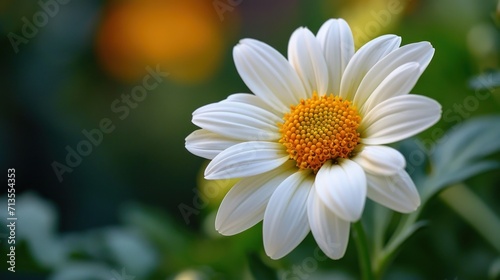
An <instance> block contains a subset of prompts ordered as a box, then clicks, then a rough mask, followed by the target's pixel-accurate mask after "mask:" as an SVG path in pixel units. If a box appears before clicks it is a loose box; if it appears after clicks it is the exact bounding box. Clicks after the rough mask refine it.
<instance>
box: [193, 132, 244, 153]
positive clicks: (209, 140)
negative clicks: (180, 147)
mask: <svg viewBox="0 0 500 280" xmlns="http://www.w3.org/2000/svg"><path fill="white" fill-rule="evenodd" d="M238 143H241V141H239V140H235V139H230V138H227V137H224V136H220V135H218V134H216V133H213V132H210V131H208V130H205V129H198V130H195V131H193V132H192V133H191V134H189V135H188V137H186V149H187V150H188V151H189V152H191V153H192V154H194V155H197V156H199V157H202V158H206V159H213V158H214V157H215V156H217V155H218V154H219V153H220V152H222V151H224V150H225V149H227V148H229V147H231V146H233V145H236V144H238Z"/></svg>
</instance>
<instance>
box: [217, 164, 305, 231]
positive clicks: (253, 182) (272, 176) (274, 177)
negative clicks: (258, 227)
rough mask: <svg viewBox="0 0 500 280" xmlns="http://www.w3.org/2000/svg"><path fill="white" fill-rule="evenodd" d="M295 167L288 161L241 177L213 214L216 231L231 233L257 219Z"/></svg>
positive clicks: (246, 226) (242, 229) (260, 217)
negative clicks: (265, 170) (274, 167)
mask: <svg viewBox="0 0 500 280" xmlns="http://www.w3.org/2000/svg"><path fill="white" fill-rule="evenodd" d="M295 171H296V167H295V164H294V163H293V162H292V161H290V162H288V163H285V164H284V165H283V166H280V167H279V168H276V169H274V170H272V171H270V172H266V173H263V174H260V175H257V176H252V177H247V178H243V179H241V180H240V181H239V182H238V183H236V185H234V186H233V187H232V188H231V190H229V192H228V193H227V194H226V196H225V197H224V200H222V203H221V205H220V207H219V211H218V212H217V217H216V218H215V228H216V229H217V231H218V232H220V233H221V234H223V235H234V234H237V233H240V232H242V231H244V230H247V229H248V228H250V227H252V226H254V225H255V224H256V223H258V222H260V221H261V220H262V218H264V211H265V210H266V206H267V202H268V201H269V198H271V195H272V194H273V192H274V191H275V190H276V188H277V187H278V186H279V184H281V183H282V182H283V181H284V180H285V179H286V178H287V177H289V176H290V175H291V174H292V173H293V172H295Z"/></svg>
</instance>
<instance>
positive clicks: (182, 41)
mask: <svg viewBox="0 0 500 280" xmlns="http://www.w3.org/2000/svg"><path fill="white" fill-rule="evenodd" d="M222 51H223V38H222V30H221V23H220V21H219V18H218V15H217V12H216V11H215V10H214V8H213V6H212V4H211V1H201V0H182V1H180V0H123V1H112V2H111V3H110V4H109V6H108V8H107V10H106V11H105V14H104V17H103V20H102V24H101V27H100V30H99V32H98V36H97V53H98V56H99V58H100V61H101V62H102V65H103V67H104V68H105V69H106V70H107V71H108V72H109V73H110V74H111V75H113V76H115V77H116V78H119V79H121V80H124V81H135V80H137V79H140V78H141V77H142V76H143V75H144V73H145V67H146V66H148V65H149V66H155V65H157V64H161V69H162V70H163V71H165V72H168V73H170V76H169V77H170V78H172V79H175V80H179V81H184V82H195V81H200V80H203V79H206V78H208V77H210V76H211V75H212V74H213V73H214V72H215V71H216V69H217V67H218V66H219V64H220V62H221V56H222Z"/></svg>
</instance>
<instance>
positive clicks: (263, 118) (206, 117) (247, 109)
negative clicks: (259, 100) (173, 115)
mask: <svg viewBox="0 0 500 280" xmlns="http://www.w3.org/2000/svg"><path fill="white" fill-rule="evenodd" d="M192 121H193V123H194V124H195V125H197V126H199V127H201V128H204V129H206V130H209V131H212V132H214V133H217V134H219V135H222V136H225V137H228V138H232V139H239V140H261V141H272V140H277V139H279V138H280V137H281V135H280V133H279V128H278V126H277V123H278V122H282V119H280V118H279V117H277V116H276V115H275V114H273V113H271V112H269V111H267V110H265V109H263V108H260V107H257V106H254V105H252V104H246V103H242V102H234V101H230V100H223V101H221V102H218V103H212V104H208V105H205V106H203V107H201V108H198V109H197V110H196V111H194V112H193V120H192Z"/></svg>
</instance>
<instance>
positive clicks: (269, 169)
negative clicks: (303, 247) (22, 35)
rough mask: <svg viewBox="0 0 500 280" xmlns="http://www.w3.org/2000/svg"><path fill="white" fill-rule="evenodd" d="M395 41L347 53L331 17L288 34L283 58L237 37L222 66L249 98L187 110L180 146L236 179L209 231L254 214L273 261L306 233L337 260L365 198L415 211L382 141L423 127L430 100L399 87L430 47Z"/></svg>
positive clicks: (432, 111)
mask: <svg viewBox="0 0 500 280" xmlns="http://www.w3.org/2000/svg"><path fill="white" fill-rule="evenodd" d="M400 43H401V38H400V37H398V36H395V35H385V36H381V37H378V38H376V39H374V40H372V41H370V42H368V43H367V44H366V45H364V46H363V47H361V48H360V49H359V50H358V51H356V52H355V50H354V42H353V36H352V33H351V30H350V28H349V26H348V25H347V23H346V22H345V21H344V20H342V19H330V20H328V21H327V22H326V23H324V24H323V26H322V27H321V28H320V30H319V32H318V34H317V35H316V36H314V34H313V33H311V31H309V30H308V29H306V28H299V29H297V30H296V31H295V32H294V33H293V34H292V36H291V38H290V41H289V45H288V60H287V59H286V58H285V57H283V56H282V55H281V54H280V53H279V52H277V51H276V50H274V49H273V48H272V47H270V46H269V45H266V44H265V43H262V42H260V41H257V40H253V39H243V40H241V41H240V43H239V44H238V45H237V46H236V47H235V48H234V50H233V56H234V61H235V64H236V69H237V70H238V73H239V74H240V76H241V78H242V79H243V81H244V82H245V84H246V85H247V86H248V88H249V89H250V90H251V91H252V92H253V94H247V93H237V94H233V95H230V96H229V97H228V98H227V99H226V100H223V101H221V102H218V103H214V104H209V105H206V106H203V107H201V108H199V109H198V110H196V111H195V112H194V113H193V123H194V124H195V125H197V126H199V127H201V129H199V130H196V131H194V132H193V133H192V134H191V135H189V136H188V137H187V138H186V148H187V149H188V150H189V151H190V152H191V153H193V154H195V155H198V156H201V157H204V158H207V159H210V160H211V162H210V164H209V165H208V166H207V168H206V170H205V177H206V178H207V179H228V178H242V179H241V180H240V181H239V182H238V183H237V184H236V185H235V186H234V187H233V188H232V189H231V190H230V191H229V192H228V193H227V195H226V197H225V198H224V200H223V201H222V204H221V206H220V208H219V211H218V213H217V218H216V221H215V227H216V229H217V230H218V231H219V232H220V233H221V234H223V235H233V234H237V233H239V232H242V231H244V230H246V229H248V228H250V227H252V226H253V225H255V224H256V223H258V222H260V221H261V220H263V239H264V248H265V251H266V253H267V255H268V256H269V257H271V258H273V259H279V258H281V257H283V256H285V255H286V254H288V253H289V252H290V251H292V250H293V249H294V248H295V247H296V246H297V245H298V244H299V243H300V242H301V241H302V240H303V239H304V238H305V237H306V235H307V234H308V233H309V231H311V232H312V234H313V236H314V238H315V240H316V242H317V243H318V245H319V247H320V248H321V249H322V250H323V252H324V253H325V254H326V255H328V256H329V257H330V258H332V259H339V258H341V257H342V256H343V255H344V253H345V250H346V247H347V243H348V239H349V229H350V223H352V222H355V221H358V220H359V219H360V217H361V214H362V212H363V208H364V205H365V200H366V197H368V198H370V199H372V200H373V201H376V202H378V203H380V204H382V205H384V206H386V207H388V208H390V209H393V210H395V211H398V212H402V213H408V212H412V211H414V210H415V209H417V207H418V206H419V204H420V198H419V194H418V192H417V189H416V188H415V185H414V183H413V182H412V180H411V178H410V177H409V175H408V174H407V173H406V172H405V170H404V168H405V159H404V157H403V156H402V155H401V154H400V153H399V152H398V151H397V150H395V149H393V148H390V147H387V146H383V145H384V144H389V143H393V142H396V141H400V140H402V139H405V138H407V137H410V136H412V135H415V134H417V133H419V132H421V131H423V130H425V129H427V128H428V127H430V126H432V125H433V124H434V123H436V122H437V121H438V120H439V118H440V116H441V106H440V105H439V104H438V103H437V102H436V101H434V100H433V99H430V98H428V97H424V96H420V95H413V94H409V92H410V90H411V89H412V88H413V86H414V85H415V83H416V81H417V80H418V78H419V77H420V75H421V74H422V72H423V71H424V69H425V68H426V67H427V65H428V64H429V62H430V60H431V58H432V56H433V54H434V49H433V47H432V46H431V44H430V43H428V42H419V43H413V44H408V45H405V46H402V47H400Z"/></svg>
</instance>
